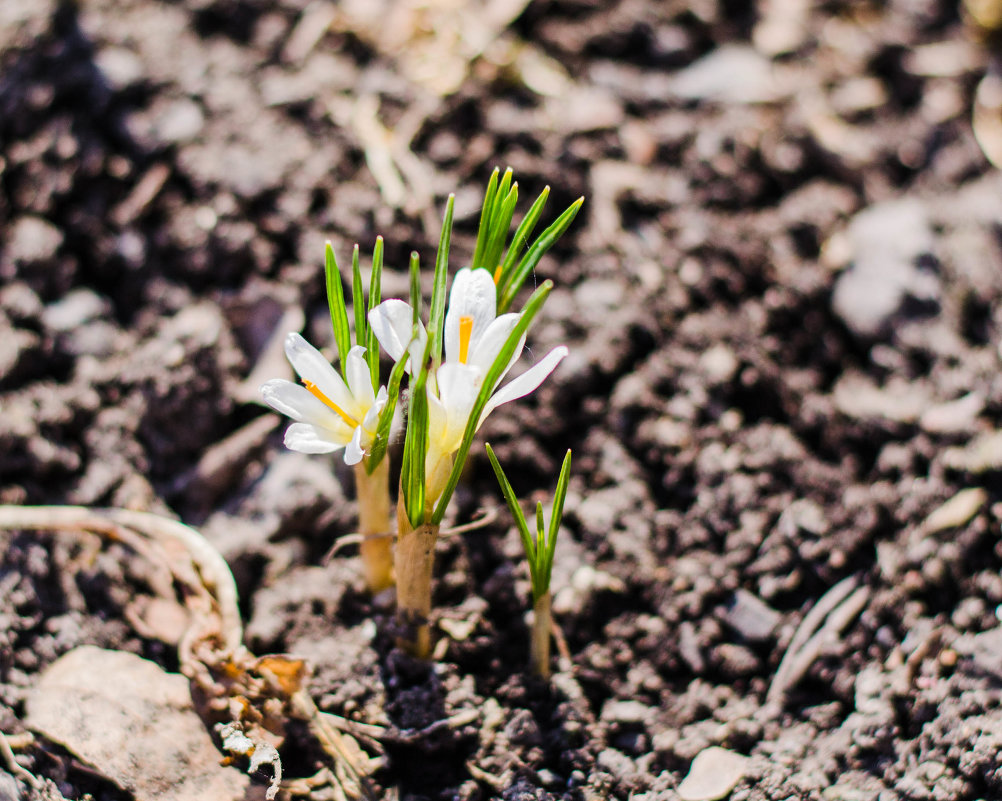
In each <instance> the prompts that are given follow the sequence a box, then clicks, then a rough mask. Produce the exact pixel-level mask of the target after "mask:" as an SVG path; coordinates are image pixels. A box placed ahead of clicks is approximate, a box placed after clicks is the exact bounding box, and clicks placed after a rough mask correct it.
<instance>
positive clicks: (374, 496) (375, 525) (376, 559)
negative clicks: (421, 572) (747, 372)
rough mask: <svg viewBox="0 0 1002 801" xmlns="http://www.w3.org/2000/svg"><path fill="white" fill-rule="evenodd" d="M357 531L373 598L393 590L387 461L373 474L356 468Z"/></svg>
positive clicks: (366, 580)
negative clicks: (376, 594)
mask: <svg viewBox="0 0 1002 801" xmlns="http://www.w3.org/2000/svg"><path fill="white" fill-rule="evenodd" d="M355 491H356V493H357V495H358V529H359V533H360V534H361V535H362V544H361V546H360V552H361V555H362V568H363V570H364V571H365V582H366V584H367V585H368V586H369V591H370V592H371V593H373V594H375V593H377V592H382V591H383V590H385V589H386V588H387V587H392V586H393V539H392V537H391V536H390V534H391V533H392V529H391V527H390V460H389V459H383V460H382V461H381V462H380V463H379V464H378V465H377V466H376V469H375V470H373V471H372V473H371V474H370V473H367V472H366V470H365V466H364V463H363V462H359V463H358V464H357V465H355Z"/></svg>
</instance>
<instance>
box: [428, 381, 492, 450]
mask: <svg viewBox="0 0 1002 801" xmlns="http://www.w3.org/2000/svg"><path fill="white" fill-rule="evenodd" d="M435 377H436V379H437V380H438V397H439V398H440V399H441V401H442V406H443V407H444V408H445V413H446V417H447V422H446V426H445V432H444V433H443V436H442V439H441V444H442V449H443V450H444V451H446V452H451V451H454V450H456V449H457V448H458V447H459V445H460V443H462V441H463V434H464V433H465V431H466V424H467V421H468V420H469V419H470V412H471V411H472V410H473V404H474V402H475V401H476V399H477V393H478V392H479V391H480V384H481V382H482V379H483V373H481V372H480V370H478V369H477V368H476V367H471V366H470V365H468V364H458V363H448V362H447V363H445V364H443V365H442V366H441V367H439V368H438V372H437V373H436V375H435Z"/></svg>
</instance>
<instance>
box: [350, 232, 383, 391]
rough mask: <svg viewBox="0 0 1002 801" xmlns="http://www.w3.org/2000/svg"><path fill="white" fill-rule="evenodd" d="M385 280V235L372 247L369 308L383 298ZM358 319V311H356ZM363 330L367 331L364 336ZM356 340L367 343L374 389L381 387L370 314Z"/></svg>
mask: <svg viewBox="0 0 1002 801" xmlns="http://www.w3.org/2000/svg"><path fill="white" fill-rule="evenodd" d="M382 281H383V237H381V236H377V237H376V245H375V247H373V249H372V272H371V273H370V274H369V305H368V310H369V311H372V310H373V309H374V308H376V306H378V305H379V303H380V301H381V300H382ZM359 301H361V296H357V297H356V302H357V303H358V306H359V307H361V305H362V304H361V303H360V302H359ZM355 317H356V319H357V318H358V312H355ZM362 331H364V332H365V336H364V337H363V335H362ZM355 337H356V341H357V342H359V343H364V344H365V358H366V360H367V361H368V362H369V374H370V375H371V376H372V389H373V390H374V391H375V390H378V389H379V342H378V341H377V340H376V334H375V333H374V332H373V330H372V326H370V325H369V322H368V316H367V315H365V314H363V315H362V325H361V327H360V328H356V329H355Z"/></svg>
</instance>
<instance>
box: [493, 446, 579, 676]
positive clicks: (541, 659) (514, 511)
mask: <svg viewBox="0 0 1002 801" xmlns="http://www.w3.org/2000/svg"><path fill="white" fill-rule="evenodd" d="M487 456H488V457H489V458H490V460H491V467H493V468H494V475H496V476H497V479H498V484H500V485H501V494H502V495H504V499H505V502H506V503H507V504H508V509H509V510H511V516H512V517H513V518H515V525H516V527H517V528H518V533H519V536H520V537H521V538H522V545H523V546H524V548H525V556H526V559H527V560H528V562H529V579H530V581H531V582H532V611H533V616H532V635H531V637H530V640H529V661H530V664H531V665H532V669H533V671H535V673H536V674H537V675H539V676H542V677H543V678H544V679H545V678H549V675H550V628H551V625H552V624H551V614H550V597H551V596H550V577H551V575H552V573H553V553H554V550H555V549H556V547H557V534H558V533H559V532H560V521H561V518H563V515H564V498H566V497H567V483H568V481H569V480H570V472H571V452H570V451H567V455H566V456H564V463H563V465H562V466H561V468H560V477H559V478H558V479H557V489H556V491H555V492H554V493H553V509H552V510H551V512H550V527H549V531H547V529H546V526H545V525H544V523H543V504H542V503H539V502H537V503H536V533H535V536H533V535H532V534H531V533H530V531H529V524H528V523H527V522H526V520H525V515H524V514H522V509H521V507H520V506H519V505H518V500H517V499H516V498H515V492H514V490H512V488H511V484H510V483H509V482H508V478H507V476H505V474H504V471H503V470H502V469H501V464H500V463H499V462H498V460H497V457H496V456H495V455H494V451H493V449H492V448H491V446H490V444H488V445H487Z"/></svg>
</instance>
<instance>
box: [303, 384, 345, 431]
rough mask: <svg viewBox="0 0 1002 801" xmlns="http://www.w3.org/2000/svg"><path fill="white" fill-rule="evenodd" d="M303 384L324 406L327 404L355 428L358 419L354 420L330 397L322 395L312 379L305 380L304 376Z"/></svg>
mask: <svg viewBox="0 0 1002 801" xmlns="http://www.w3.org/2000/svg"><path fill="white" fill-rule="evenodd" d="M303 386H305V387H306V388H307V389H308V390H309V391H310V392H312V393H313V395H314V396H315V397H317V398H319V399H320V400H321V401H323V402H324V404H325V405H326V406H329V407H330V408H331V409H333V410H334V411H335V412H337V413H338V414H339V415H340V416H341V419H342V420H344V421H345V422H346V423H347V424H348V425H350V426H351V427H352V428H356V427H357V426H358V420H356V419H355V418H354V417H352V416H351V415H350V414H348V413H347V412H345V411H344V409H342V408H341V407H340V406H338V405H337V404H336V403H334V401H332V400H331V399H330V398H328V397H327V396H326V395H324V393H323V392H321V391H320V389H319V388H318V387H317V385H316V384H314V383H313V382H312V381H307V380H306V379H305V378H304V379H303Z"/></svg>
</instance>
